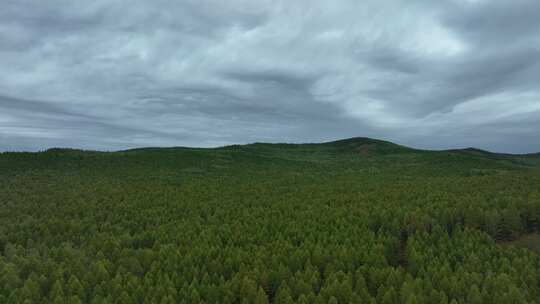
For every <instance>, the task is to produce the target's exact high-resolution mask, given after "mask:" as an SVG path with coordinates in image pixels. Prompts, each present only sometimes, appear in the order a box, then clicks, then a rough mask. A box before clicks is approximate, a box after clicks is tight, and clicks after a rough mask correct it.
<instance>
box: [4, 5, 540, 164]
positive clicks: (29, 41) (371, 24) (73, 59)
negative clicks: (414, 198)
mask: <svg viewBox="0 0 540 304" xmlns="http://www.w3.org/2000/svg"><path fill="white" fill-rule="evenodd" d="M0 67H1V69H0V151H22V150H25V151H39V150H44V149H47V148H51V147H72V148H83V149H95V150H121V149H128V148H135V147H145V146H195V147H215V146H223V145H228V144H242V143H252V142H291V143H292V142H322V141H329V140H335V139H342V138H348V137H356V136H362V137H373V138H378V139H385V140H389V141H393V142H396V143H399V144H404V145H408V146H412V147H416V148H425V149H447V148H460V147H477V148H482V149H487V150H490V151H496V152H511V153H526V152H538V151H540V1H538V0H512V1H508V0H475V1H473V0H441V1H433V0H403V1H400V0H393V1H389V0H363V1H358V0H335V1H328V0H295V1H285V0H283V1H280V0H223V1H218V0H181V1H165V0H153V1H137V0H122V1H121V0H96V1H72V0H47V1H40V0H2V2H1V4H0Z"/></svg>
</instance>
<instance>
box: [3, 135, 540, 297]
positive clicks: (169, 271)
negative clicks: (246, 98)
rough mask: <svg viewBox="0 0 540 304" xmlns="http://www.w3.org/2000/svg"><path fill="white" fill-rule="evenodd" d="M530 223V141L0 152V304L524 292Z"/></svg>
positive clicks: (532, 263) (537, 190) (539, 290)
mask: <svg viewBox="0 0 540 304" xmlns="http://www.w3.org/2000/svg"><path fill="white" fill-rule="evenodd" d="M539 232H540V155H538V154H537V155H535V154H530V155H505V154H494V153H489V152H486V151H482V150H476V149H462V150H449V151H423V150H415V149H411V148H407V147H403V146H399V145H395V144H392V143H389V142H384V141H378V140H373V139H367V138H354V139H349V140H342V141H335V142H329V143H324V144H260V143H257V144H251V145H243V146H227V147H222V148H215V149H195V148H162V149H158V148H155V149H154V148H148V149H134V150H128V151H120V152H92V151H80V150H71V149H50V150H47V151H44V152H39V153H14V152H10V153H7V152H6V153H2V154H0V303H54V304H58V303H92V304H105V303H122V304H124V303H163V304H165V303H208V304H210V303H257V304H262V303H276V304H284V303H330V304H337V303H340V304H341V303H381V304H391V303H407V304H413V303H432V304H439V303H443V304H444V303H451V304H455V303H474V304H476V303H501V304H503V303H504V304H506V303H540V255H539V254H538V253H537V252H535V251H533V250H529V249H527V248H522V247H521V246H517V245H515V244H514V242H515V241H516V240H519V239H521V238H522V237H524V236H529V238H530V239H532V240H533V241H534V236H536V235H537V234H538V233H539ZM536 240H538V238H537V239H536Z"/></svg>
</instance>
